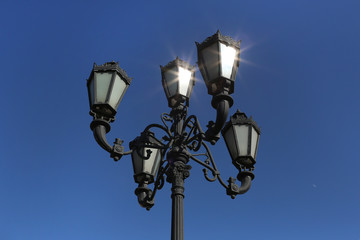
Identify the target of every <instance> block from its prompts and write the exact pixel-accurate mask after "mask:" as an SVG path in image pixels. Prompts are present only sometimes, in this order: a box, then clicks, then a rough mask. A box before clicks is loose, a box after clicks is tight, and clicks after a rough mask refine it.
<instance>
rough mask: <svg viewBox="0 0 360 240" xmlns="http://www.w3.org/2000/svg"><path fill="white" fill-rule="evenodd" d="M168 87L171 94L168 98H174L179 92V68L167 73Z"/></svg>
mask: <svg viewBox="0 0 360 240" xmlns="http://www.w3.org/2000/svg"><path fill="white" fill-rule="evenodd" d="M164 75H165V81H166V86H167V89H168V92H169V96H168V97H172V96H174V95H175V94H176V93H177V91H178V72H177V67H173V68H171V69H169V70H167V71H166V72H165V73H164Z"/></svg>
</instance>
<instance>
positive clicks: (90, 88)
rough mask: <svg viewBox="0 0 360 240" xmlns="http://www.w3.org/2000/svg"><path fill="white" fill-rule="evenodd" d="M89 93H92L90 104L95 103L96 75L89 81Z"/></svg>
mask: <svg viewBox="0 0 360 240" xmlns="http://www.w3.org/2000/svg"><path fill="white" fill-rule="evenodd" d="M89 94H90V96H89V97H90V102H91V103H90V104H91V105H92V104H94V97H95V96H94V77H92V78H91V79H90V81H89Z"/></svg>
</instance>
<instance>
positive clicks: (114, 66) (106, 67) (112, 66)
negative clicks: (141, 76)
mask: <svg viewBox="0 0 360 240" xmlns="http://www.w3.org/2000/svg"><path fill="white" fill-rule="evenodd" d="M107 71H116V72H117V73H118V74H119V75H120V76H121V78H122V79H123V80H124V81H125V82H126V84H128V85H130V83H131V81H132V79H133V78H131V77H129V76H128V75H127V73H126V71H125V70H124V69H122V68H121V67H120V66H119V62H115V61H111V62H106V63H104V64H102V65H97V64H96V63H94V65H93V70H92V72H91V74H90V77H89V79H90V78H91V75H92V74H93V73H94V72H107Z"/></svg>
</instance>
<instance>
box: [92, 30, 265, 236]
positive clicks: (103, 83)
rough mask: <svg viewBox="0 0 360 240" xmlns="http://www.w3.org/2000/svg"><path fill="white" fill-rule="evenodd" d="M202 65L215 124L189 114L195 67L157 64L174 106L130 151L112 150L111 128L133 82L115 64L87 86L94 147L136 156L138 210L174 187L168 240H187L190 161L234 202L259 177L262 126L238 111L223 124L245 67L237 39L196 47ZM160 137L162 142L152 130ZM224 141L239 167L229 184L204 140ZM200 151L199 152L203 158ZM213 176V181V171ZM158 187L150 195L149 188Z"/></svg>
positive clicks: (95, 73) (117, 145)
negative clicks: (185, 204)
mask: <svg viewBox="0 0 360 240" xmlns="http://www.w3.org/2000/svg"><path fill="white" fill-rule="evenodd" d="M196 46H197V51H198V67H199V70H200V72H201V75H202V77H203V79H204V81H205V84H206V86H207V89H208V93H209V94H210V95H212V96H213V98H212V101H211V105H212V106H213V107H214V108H215V109H216V112H217V116H216V121H215V122H213V121H210V122H209V124H208V126H207V130H206V131H205V132H204V131H203V130H202V128H201V126H200V123H199V121H198V119H197V117H196V116H195V115H191V116H187V109H188V107H189V100H190V96H191V92H192V90H193V86H194V84H195V66H191V65H190V64H189V63H187V62H185V61H183V60H181V59H179V58H176V59H175V60H174V61H172V62H170V63H168V64H167V65H166V66H160V68H161V76H162V84H163V87H164V90H165V94H166V97H167V100H168V105H169V107H170V108H171V111H170V113H169V114H168V113H163V114H162V115H161V121H162V123H163V124H162V125H160V124H150V125H148V126H147V127H146V128H145V130H144V131H143V132H142V133H141V134H140V136H138V137H136V138H135V139H134V140H133V141H131V142H130V144H129V147H130V150H129V151H124V147H123V145H122V143H123V141H122V140H120V139H119V138H116V139H115V142H114V145H113V146H111V145H110V144H109V143H108V141H107V140H106V133H107V132H109V131H110V123H111V122H113V121H114V120H115V114H116V111H117V108H118V106H119V104H120V102H121V99H122V98H123V96H124V94H125V92H126V90H127V88H128V87H129V85H130V83H131V78H129V77H128V76H127V74H126V72H125V71H124V70H122V69H121V68H120V67H119V65H118V63H115V62H108V63H105V64H103V65H99V66H98V65H96V64H94V67H93V70H92V71H91V74H90V77H89V79H88V81H87V87H88V93H89V102H90V115H91V116H93V121H92V122H91V124H90V128H91V130H92V131H93V133H94V137H95V140H96V141H97V143H98V144H99V145H100V146H101V147H102V148H103V149H105V150H106V151H108V152H109V153H110V157H111V158H113V159H114V160H115V161H118V160H119V159H120V158H121V157H122V156H124V155H128V154H131V158H132V163H133V168H134V180H135V182H136V183H138V184H139V185H138V187H137V188H136V190H135V194H136V195H137V198H138V202H139V204H140V206H142V207H144V208H146V209H147V210H150V208H151V207H152V206H153V205H154V200H155V195H156V192H157V190H160V189H161V188H162V187H163V185H164V183H165V175H166V181H167V182H169V183H171V184H172V188H171V191H172V194H171V198H172V221H171V239H172V240H183V239H184V228H183V221H184V220H183V199H184V180H185V179H186V178H187V177H189V175H190V169H191V166H190V165H188V163H189V161H190V160H193V161H194V162H196V163H198V164H200V165H201V166H203V167H204V169H203V172H204V176H205V178H206V179H207V180H208V181H210V182H213V181H216V180H218V181H219V182H220V184H221V185H222V186H223V187H224V188H225V189H226V194H227V195H229V196H231V198H235V196H236V195H238V194H244V193H245V192H247V191H248V190H249V188H250V186H251V181H252V180H253V179H254V174H253V170H254V164H255V162H256V161H255V159H256V153H257V148H258V142H259V136H260V128H259V127H258V126H257V124H256V122H255V121H254V120H253V119H252V118H251V117H250V118H248V117H247V116H246V115H245V113H242V112H240V111H239V110H237V112H236V113H235V114H234V115H233V116H231V117H230V121H228V122H226V120H227V117H228V113H229V108H230V107H231V106H232V105H233V99H232V97H231V96H230V94H232V93H233V92H234V83H235V76H236V73H237V70H238V67H239V62H240V41H239V42H237V41H234V40H233V39H232V38H230V37H228V36H223V35H221V33H220V32H219V31H218V32H217V33H215V34H214V35H212V36H211V37H208V38H207V39H206V40H205V41H203V42H202V43H197V42H196ZM156 129H157V130H158V131H161V132H162V134H164V135H163V136H162V138H158V136H156V134H155V133H154V131H153V130H156ZM220 132H221V134H222V136H223V137H224V140H225V143H226V146H227V148H228V151H229V153H230V156H231V159H232V163H233V165H234V166H235V167H236V168H237V169H238V171H239V173H238V175H237V179H238V180H239V181H240V182H241V185H240V186H238V185H237V184H236V183H235V181H236V179H235V178H233V177H230V178H229V180H228V184H226V183H225V182H224V181H223V180H222V178H221V177H220V172H219V170H218V169H217V167H216V165H215V161H214V159H213V157H212V154H211V152H210V150H209V147H208V146H207V144H206V143H205V142H210V143H211V144H212V145H214V144H216V142H217V141H218V140H219V138H220ZM198 152H200V153H198ZM209 171H210V172H211V174H212V176H209V174H208V172H209ZM149 184H153V185H154V186H153V189H152V190H151V189H150V188H149Z"/></svg>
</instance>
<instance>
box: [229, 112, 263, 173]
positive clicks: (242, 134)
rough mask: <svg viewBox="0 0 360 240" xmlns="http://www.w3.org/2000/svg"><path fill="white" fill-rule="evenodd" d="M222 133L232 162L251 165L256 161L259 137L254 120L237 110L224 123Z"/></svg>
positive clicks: (239, 164) (258, 130) (246, 165)
mask: <svg viewBox="0 0 360 240" xmlns="http://www.w3.org/2000/svg"><path fill="white" fill-rule="evenodd" d="M222 135H223V137H224V139H225V143H226V146H227V148H228V150H229V152H230V155H231V158H232V160H233V163H234V164H236V165H238V166H244V167H248V168H251V167H253V165H254V164H255V163H256V153H257V149H258V144H259V137H260V128H259V127H258V125H257V124H256V122H255V121H254V120H253V119H252V118H251V117H250V118H247V116H246V114H245V113H242V112H240V111H239V110H237V112H236V113H235V114H234V115H233V116H232V117H231V118H230V121H229V122H227V123H226V124H225V127H224V128H223V130H222Z"/></svg>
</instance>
